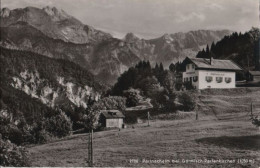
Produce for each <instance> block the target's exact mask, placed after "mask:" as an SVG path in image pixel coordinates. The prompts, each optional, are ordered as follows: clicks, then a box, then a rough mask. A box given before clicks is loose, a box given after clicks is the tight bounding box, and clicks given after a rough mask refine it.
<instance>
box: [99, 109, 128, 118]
mask: <svg viewBox="0 0 260 168" xmlns="http://www.w3.org/2000/svg"><path fill="white" fill-rule="evenodd" d="M101 113H102V114H103V115H104V117H105V118H106V119H111V118H125V116H124V114H123V113H122V112H121V111H119V110H101Z"/></svg>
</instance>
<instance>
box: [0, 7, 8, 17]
mask: <svg viewBox="0 0 260 168" xmlns="http://www.w3.org/2000/svg"><path fill="white" fill-rule="evenodd" d="M9 15H10V9H9V8H3V9H2V10H1V17H3V18H4V17H8V16H9Z"/></svg>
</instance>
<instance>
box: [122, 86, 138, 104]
mask: <svg viewBox="0 0 260 168" xmlns="http://www.w3.org/2000/svg"><path fill="white" fill-rule="evenodd" d="M123 93H124V96H125V97H126V105H127V106H128V107H134V106H137V104H138V103H139V101H140V99H141V98H142V97H141V95H140V90H138V89H133V88H130V89H128V90H125V91H124V92H123Z"/></svg>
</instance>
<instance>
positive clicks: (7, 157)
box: [0, 134, 30, 167]
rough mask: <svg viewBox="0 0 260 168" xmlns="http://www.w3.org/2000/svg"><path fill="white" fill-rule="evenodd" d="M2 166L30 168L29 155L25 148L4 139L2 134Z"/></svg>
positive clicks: (0, 145) (0, 159)
mask: <svg viewBox="0 0 260 168" xmlns="http://www.w3.org/2000/svg"><path fill="white" fill-rule="evenodd" d="M0 165H1V166H10V167H11V166H16V167H22V166H23V167H24V166H30V163H29V160H28V153H27V151H26V150H25V148H23V147H18V146H16V145H15V144H13V143H11V142H10V141H5V140H3V139H2V137H1V134H0Z"/></svg>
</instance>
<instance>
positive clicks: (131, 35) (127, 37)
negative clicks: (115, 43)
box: [124, 33, 140, 42]
mask: <svg viewBox="0 0 260 168" xmlns="http://www.w3.org/2000/svg"><path fill="white" fill-rule="evenodd" d="M124 40H125V41H126V42H135V41H138V40H140V39H139V38H138V37H137V36H136V35H134V33H127V34H126V35H125V38H124Z"/></svg>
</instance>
